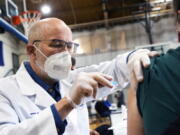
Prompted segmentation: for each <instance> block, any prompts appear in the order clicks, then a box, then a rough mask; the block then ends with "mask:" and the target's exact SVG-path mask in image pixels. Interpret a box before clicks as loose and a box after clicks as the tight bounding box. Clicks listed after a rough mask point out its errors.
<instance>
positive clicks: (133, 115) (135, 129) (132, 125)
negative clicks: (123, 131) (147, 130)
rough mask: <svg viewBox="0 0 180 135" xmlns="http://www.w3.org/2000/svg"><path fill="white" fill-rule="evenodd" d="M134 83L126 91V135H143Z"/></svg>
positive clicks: (133, 81)
mask: <svg viewBox="0 0 180 135" xmlns="http://www.w3.org/2000/svg"><path fill="white" fill-rule="evenodd" d="M136 84H137V83H136V81H135V80H134V79H133V80H132V81H131V86H130V88H129V90H128V135H144V128H143V121H142V118H141V116H140V114H139V111H138V108H137V100H136V88H137V87H136Z"/></svg>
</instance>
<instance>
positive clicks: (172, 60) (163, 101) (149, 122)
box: [137, 47, 180, 135]
mask: <svg viewBox="0 0 180 135" xmlns="http://www.w3.org/2000/svg"><path fill="white" fill-rule="evenodd" d="M144 78H145V79H144V81H143V82H142V83H139V86H138V89H137V107H138V110H139V113H140V115H141V116H142V118H143V122H144V131H145V135H161V134H162V133H163V132H164V131H165V130H166V129H167V128H168V127H169V126H170V125H171V124H172V122H174V121H175V120H176V119H177V118H178V117H180V47H178V48H177V49H175V50H170V51H168V52H167V54H165V55H161V56H158V57H155V58H153V59H151V65H150V67H149V68H147V69H144ZM172 135H173V133H172Z"/></svg>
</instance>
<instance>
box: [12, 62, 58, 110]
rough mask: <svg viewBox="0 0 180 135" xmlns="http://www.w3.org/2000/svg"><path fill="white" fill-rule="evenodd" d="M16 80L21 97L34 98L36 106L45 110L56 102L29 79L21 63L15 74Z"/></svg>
mask: <svg viewBox="0 0 180 135" xmlns="http://www.w3.org/2000/svg"><path fill="white" fill-rule="evenodd" d="M16 79H17V82H18V84H19V87H20V89H21V92H22V94H23V95H25V96H27V97H29V96H35V100H34V102H35V104H36V105H37V106H39V107H41V108H46V107H49V106H50V105H52V104H54V103H56V101H55V100H54V99H53V98H52V97H51V96H50V95H49V94H48V93H47V92H46V91H45V90H44V89H43V88H42V87H41V86H40V85H38V84H37V83H36V82H35V81H34V80H33V79H32V78H31V76H30V75H29V73H28V72H27V71H26V69H25V67H24V64H23V63H22V64H21V67H20V69H19V70H18V72H17V73H16Z"/></svg>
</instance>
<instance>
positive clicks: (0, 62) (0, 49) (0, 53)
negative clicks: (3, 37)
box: [0, 41, 4, 66]
mask: <svg viewBox="0 0 180 135" xmlns="http://www.w3.org/2000/svg"><path fill="white" fill-rule="evenodd" d="M0 66H4V58H3V42H2V41H0Z"/></svg>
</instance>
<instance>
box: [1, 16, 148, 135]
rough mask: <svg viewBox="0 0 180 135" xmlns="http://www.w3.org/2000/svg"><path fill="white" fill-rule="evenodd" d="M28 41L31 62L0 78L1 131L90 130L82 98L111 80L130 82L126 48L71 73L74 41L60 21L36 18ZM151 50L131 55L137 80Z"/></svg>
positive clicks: (84, 134)
mask: <svg viewBox="0 0 180 135" xmlns="http://www.w3.org/2000/svg"><path fill="white" fill-rule="evenodd" d="M28 40H29V43H28V45H27V52H28V55H29V62H28V61H27V62H23V63H22V65H21V67H20V68H19V70H18V71H17V73H16V74H15V75H13V76H9V77H7V78H3V79H1V80H0V135H60V134H63V135H88V134H89V121H88V111H87V107H86V104H85V103H83V102H82V101H83V99H84V97H88V96H93V97H95V95H96V92H97V90H98V88H99V87H109V88H111V87H112V84H111V83H110V81H111V80H112V79H113V80H114V81H117V82H118V83H119V85H120V86H121V88H122V89H123V88H125V87H126V86H127V85H128V83H129V79H128V78H129V77H128V69H127V64H126V59H127V57H128V56H129V53H126V54H123V55H119V56H117V57H116V58H115V59H113V60H112V61H109V62H104V63H101V64H99V65H92V66H89V67H85V68H81V69H76V70H74V71H71V72H70V69H71V62H70V61H71V57H70V53H71V51H72V49H73V47H74V46H75V45H76V44H74V43H73V42H72V32H71V30H70V29H69V27H68V26H67V25H66V24H65V23H64V22H63V21H61V20H59V19H57V18H48V19H43V20H41V21H39V22H37V23H36V24H34V25H33V26H32V27H31V29H30V31H29V35H28ZM149 55H151V53H150V52H149V51H147V50H139V51H136V52H133V53H132V54H131V55H130V58H129V60H130V65H131V67H132V69H131V70H133V69H135V68H137V69H136V70H137V72H135V73H136V75H137V77H138V79H139V80H142V77H141V76H139V74H140V75H141V70H140V69H141V62H142V63H143V65H144V66H147V65H148V64H149V57H148V56H149ZM136 70H135V71H136ZM85 72H86V73H85ZM87 72H88V73H87ZM111 76H112V77H111Z"/></svg>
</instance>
